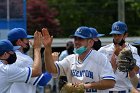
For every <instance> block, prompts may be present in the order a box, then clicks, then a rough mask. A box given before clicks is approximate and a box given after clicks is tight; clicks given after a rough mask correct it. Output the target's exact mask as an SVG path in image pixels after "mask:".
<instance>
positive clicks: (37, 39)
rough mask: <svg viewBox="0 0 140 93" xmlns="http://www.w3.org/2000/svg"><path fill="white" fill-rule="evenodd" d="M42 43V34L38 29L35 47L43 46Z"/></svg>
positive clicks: (35, 35)
mask: <svg viewBox="0 0 140 93" xmlns="http://www.w3.org/2000/svg"><path fill="white" fill-rule="evenodd" d="M41 45H42V35H41V32H38V31H36V32H35V33H34V44H33V47H34V48H41Z"/></svg>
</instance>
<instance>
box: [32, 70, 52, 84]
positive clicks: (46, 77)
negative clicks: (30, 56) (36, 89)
mask: <svg viewBox="0 0 140 93" xmlns="http://www.w3.org/2000/svg"><path fill="white" fill-rule="evenodd" d="M51 78H52V75H51V74H50V73H48V72H45V73H42V74H41V75H40V76H38V77H33V78H31V79H30V81H29V83H30V84H32V85H34V86H36V85H39V86H45V85H47V83H48V82H49V81H50V80H51Z"/></svg>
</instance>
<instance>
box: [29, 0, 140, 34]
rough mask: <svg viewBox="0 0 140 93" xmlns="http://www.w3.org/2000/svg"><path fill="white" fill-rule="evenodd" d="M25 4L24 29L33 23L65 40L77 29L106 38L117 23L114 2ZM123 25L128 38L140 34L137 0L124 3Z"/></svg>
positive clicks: (72, 0)
mask: <svg viewBox="0 0 140 93" xmlns="http://www.w3.org/2000/svg"><path fill="white" fill-rule="evenodd" d="M28 1H30V3H29V2H28V7H27V10H28V12H29V14H28V22H29V24H28V28H30V29H33V28H35V27H33V26H32V25H36V24H39V25H41V27H42V26H47V27H49V29H50V31H51V32H52V34H53V35H55V36H56V37H68V36H69V35H71V34H73V33H74V31H75V30H76V29H77V27H79V26H89V27H95V28H96V29H97V31H98V32H99V33H104V34H106V36H109V33H110V31H111V25H112V23H114V22H115V21H117V20H118V0H69V1H67V0H46V1H47V2H48V3H46V2H45V0H28ZM41 2H42V3H41ZM31 7H32V8H31ZM40 13H41V14H40ZM56 18H57V19H56ZM125 22H126V24H127V25H128V30H129V33H130V36H138V35H140V31H139V30H140V27H139V24H140V1H139V0H125ZM42 23H43V24H44V25H42ZM60 28H61V29H60ZM57 33H59V34H57Z"/></svg>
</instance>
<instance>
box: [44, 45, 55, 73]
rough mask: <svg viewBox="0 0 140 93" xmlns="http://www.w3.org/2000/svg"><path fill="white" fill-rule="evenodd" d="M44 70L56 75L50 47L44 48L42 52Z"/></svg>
mask: <svg viewBox="0 0 140 93" xmlns="http://www.w3.org/2000/svg"><path fill="white" fill-rule="evenodd" d="M44 60H45V68H46V70H47V71H48V72H50V73H57V68H56V65H55V64H54V60H53V57H52V50H51V47H46V48H45V51H44Z"/></svg>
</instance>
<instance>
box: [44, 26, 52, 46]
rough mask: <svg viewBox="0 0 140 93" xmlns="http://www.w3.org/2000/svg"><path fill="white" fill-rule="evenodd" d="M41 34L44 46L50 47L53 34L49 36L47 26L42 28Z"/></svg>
mask: <svg viewBox="0 0 140 93" xmlns="http://www.w3.org/2000/svg"><path fill="white" fill-rule="evenodd" d="M42 35H43V45H44V47H51V44H52V40H53V36H50V34H49V32H48V29H47V28H43V29H42Z"/></svg>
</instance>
